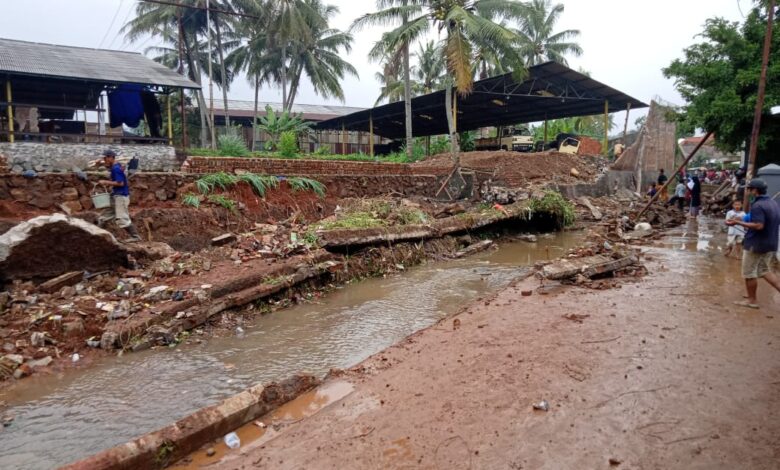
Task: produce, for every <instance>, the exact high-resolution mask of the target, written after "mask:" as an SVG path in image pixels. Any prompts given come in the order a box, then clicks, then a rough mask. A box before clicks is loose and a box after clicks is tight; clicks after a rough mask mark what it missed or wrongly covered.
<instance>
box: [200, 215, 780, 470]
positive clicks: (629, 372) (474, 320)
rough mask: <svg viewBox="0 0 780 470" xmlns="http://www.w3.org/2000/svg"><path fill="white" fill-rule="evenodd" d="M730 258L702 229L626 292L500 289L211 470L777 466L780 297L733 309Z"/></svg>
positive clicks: (708, 224) (739, 287)
mask: <svg viewBox="0 0 780 470" xmlns="http://www.w3.org/2000/svg"><path fill="white" fill-rule="evenodd" d="M724 245H725V236H724V234H723V233H722V232H721V230H720V223H719V222H714V221H708V220H706V219H703V220H702V221H701V222H700V223H699V224H695V223H690V224H688V225H687V226H686V227H682V228H681V229H679V230H676V231H674V232H673V233H671V234H670V235H669V236H667V237H665V238H664V239H663V240H660V241H658V242H656V243H655V244H654V245H653V246H649V247H647V248H646V255H647V258H648V260H647V266H648V268H649V269H650V274H649V275H648V276H647V277H646V278H645V279H642V280H640V281H637V282H627V283H625V284H623V285H622V287H621V288H618V289H611V290H607V291H591V290H588V289H582V288H577V287H572V288H569V289H568V290H565V291H563V292H559V293H557V294H550V295H538V293H535V294H534V295H533V296H531V297H524V296H522V295H521V293H522V291H523V290H525V289H529V288H534V287H535V286H538V281H535V280H533V279H529V280H526V281H523V282H521V283H520V284H518V285H515V286H511V287H509V288H507V289H504V290H502V291H500V292H499V293H497V294H496V295H495V296H493V297H492V298H490V299H488V300H486V301H484V302H479V303H474V304H471V305H470V306H469V307H468V308H467V309H466V311H465V312H463V313H461V314H459V315H458V316H457V317H455V318H453V319H447V320H446V321H444V322H442V323H440V324H438V325H436V326H434V327H433V328H428V329H426V330H425V331H423V332H421V333H418V334H415V335H412V336H411V337H409V338H407V339H405V340H404V341H402V342H400V343H399V344H397V345H395V346H393V347H391V348H389V349H387V350H384V351H382V352H381V353H379V354H377V355H375V356H373V357H371V358H369V359H368V360H367V361H364V362H363V363H361V364H360V366H359V367H357V368H355V369H353V370H352V371H351V372H350V373H349V374H348V376H347V377H346V379H347V380H349V381H350V382H351V383H353V384H354V387H355V390H354V391H353V392H352V393H350V394H349V395H348V396H347V397H345V398H343V399H342V400H340V401H339V402H338V403H336V404H334V405H331V406H328V407H326V408H325V409H323V410H321V411H320V412H319V413H317V414H315V415H313V416H312V417H310V418H308V419H305V420H304V421H302V422H299V423H294V424H291V425H290V426H289V427H288V428H287V429H286V430H285V432H284V433H282V434H281V435H279V436H277V437H276V438H274V439H272V440H270V441H267V442H265V443H264V444H263V445H262V446H260V447H259V448H255V449H243V450H241V449H239V450H237V451H233V452H234V453H235V454H236V455H237V456H238V457H237V458H234V459H232V460H229V461H228V460H224V461H222V462H221V463H219V464H216V465H212V466H210V467H208V468H220V469H239V468H269V469H270V468H273V469H287V468H290V469H299V468H340V469H352V468H354V469H380V468H381V469H385V468H423V469H445V468H446V469H448V470H449V469H461V468H462V469H483V468H484V469H513V470H516V469H556V470H557V469H597V468H604V469H606V468H631V469H686V470H687V469H707V470H710V469H729V470H731V469H737V468H739V469H767V470H769V469H778V468H780V466H779V465H778V462H780V438H778V436H780V420H778V419H777V418H778V410H780V393H778V390H780V388H778V387H780V364H779V363H778V362H777V357H778V354H780V323H778V322H779V321H780V294H778V293H777V292H774V291H771V290H770V288H769V286H768V285H767V284H765V283H762V284H761V285H760V287H759V301H760V303H761V304H762V308H761V310H758V311H756V310H749V309H742V308H738V307H735V306H734V305H733V304H732V302H733V301H734V300H738V299H740V298H741V294H742V293H743V283H742V280H741V278H740V275H739V261H738V260H732V259H726V258H724V256H723V254H722V249H723V247H724ZM572 319H577V321H574V320H572ZM341 379H342V380H344V379H345V377H342V378H341ZM541 400H546V401H548V402H549V404H550V409H549V411H538V410H535V409H534V408H533V406H532V405H533V404H535V403H538V402H540V401H541Z"/></svg>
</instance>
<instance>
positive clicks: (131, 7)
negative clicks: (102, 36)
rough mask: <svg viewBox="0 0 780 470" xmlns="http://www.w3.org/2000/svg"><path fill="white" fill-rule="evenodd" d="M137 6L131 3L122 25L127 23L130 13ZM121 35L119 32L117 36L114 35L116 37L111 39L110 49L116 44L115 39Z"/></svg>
mask: <svg viewBox="0 0 780 470" xmlns="http://www.w3.org/2000/svg"><path fill="white" fill-rule="evenodd" d="M134 7H135V4H133V3H131V4H130V8H128V9H127V14H126V15H125V19H123V20H122V25H126V24H127V20H128V19H129V18H130V14H131V13H133V9H134ZM119 36H120V34H119V33H117V35H116V36H114V39H112V40H111V42H110V43H109V44H108V46H107V47H108V49H111V47H112V46H113V45H114V41H116V39H117V38H118V37H119Z"/></svg>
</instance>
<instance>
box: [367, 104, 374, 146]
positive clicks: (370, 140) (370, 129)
mask: <svg viewBox="0 0 780 470" xmlns="http://www.w3.org/2000/svg"><path fill="white" fill-rule="evenodd" d="M368 153H369V154H371V156H372V157H374V113H368Z"/></svg>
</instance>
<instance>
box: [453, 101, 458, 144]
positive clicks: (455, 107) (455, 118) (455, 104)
mask: <svg viewBox="0 0 780 470" xmlns="http://www.w3.org/2000/svg"><path fill="white" fill-rule="evenodd" d="M452 114H453V116H452V122H453V123H454V124H455V133H456V134H457V133H458V93H453V96H452Z"/></svg>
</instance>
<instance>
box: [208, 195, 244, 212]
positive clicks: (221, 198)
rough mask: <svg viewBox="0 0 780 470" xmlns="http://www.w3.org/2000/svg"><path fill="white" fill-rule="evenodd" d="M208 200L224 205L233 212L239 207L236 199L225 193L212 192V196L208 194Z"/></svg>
mask: <svg viewBox="0 0 780 470" xmlns="http://www.w3.org/2000/svg"><path fill="white" fill-rule="evenodd" d="M208 201H209V202H210V203H212V204H216V205H218V206H221V207H224V208H225V209H227V210H229V211H230V212H233V213H235V212H236V209H237V208H238V204H237V203H236V201H234V200H232V199H230V198H229V197H227V196H225V195H223V194H211V195H210V196H208Z"/></svg>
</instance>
